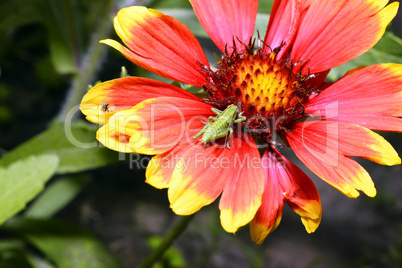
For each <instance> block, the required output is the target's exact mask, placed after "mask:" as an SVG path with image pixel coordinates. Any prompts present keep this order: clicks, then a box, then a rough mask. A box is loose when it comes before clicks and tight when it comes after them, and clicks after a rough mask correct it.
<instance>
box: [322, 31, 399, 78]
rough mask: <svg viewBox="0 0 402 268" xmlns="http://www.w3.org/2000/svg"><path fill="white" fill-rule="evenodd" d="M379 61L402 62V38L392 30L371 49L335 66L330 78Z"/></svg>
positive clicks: (338, 76)
mask: <svg viewBox="0 0 402 268" xmlns="http://www.w3.org/2000/svg"><path fill="white" fill-rule="evenodd" d="M379 63H398V64H402V40H401V39H400V38H399V37H397V36H396V35H394V34H393V33H392V32H386V33H385V34H384V36H383V38H382V39H381V40H380V41H379V42H378V43H377V44H376V45H375V46H374V47H373V48H372V49H370V50H369V51H367V52H366V53H364V54H363V55H361V56H360V57H357V58H355V59H353V60H351V61H349V62H347V63H345V64H343V65H341V66H338V67H336V68H333V69H332V70H331V72H330V73H329V75H328V78H329V79H330V80H332V81H335V80H337V79H339V78H340V77H342V76H343V75H344V74H345V73H346V72H347V71H349V70H353V69H355V68H357V67H360V66H368V65H373V64H379Z"/></svg>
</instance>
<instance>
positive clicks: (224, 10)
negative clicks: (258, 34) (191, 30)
mask: <svg viewBox="0 0 402 268" xmlns="http://www.w3.org/2000/svg"><path fill="white" fill-rule="evenodd" d="M190 2H191V4H192V6H193V8H194V11H195V14H196V15H197V17H198V20H199V21H200V23H201V25H202V26H203V27H204V29H205V31H206V32H207V33H208V35H209V36H210V37H211V39H212V41H214V43H215V44H216V45H217V46H218V48H219V49H220V50H221V51H224V50H225V47H226V45H227V49H228V52H229V54H230V53H231V52H232V51H233V41H235V42H236V47H237V49H238V50H242V49H243V48H244V46H242V45H241V44H240V42H242V43H245V44H248V42H249V40H250V38H251V37H252V36H253V32H254V26H255V20H256V17H257V12H258V0H231V1H226V0H190ZM239 40H240V42H239Z"/></svg>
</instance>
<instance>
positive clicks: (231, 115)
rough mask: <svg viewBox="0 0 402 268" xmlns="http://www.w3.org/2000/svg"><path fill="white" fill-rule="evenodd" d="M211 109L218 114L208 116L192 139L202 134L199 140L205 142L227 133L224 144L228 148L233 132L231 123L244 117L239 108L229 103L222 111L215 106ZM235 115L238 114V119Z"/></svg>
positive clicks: (224, 135)
mask: <svg viewBox="0 0 402 268" xmlns="http://www.w3.org/2000/svg"><path fill="white" fill-rule="evenodd" d="M211 110H212V111H213V112H214V113H216V114H217V115H218V116H217V117H213V116H210V117H209V118H208V121H207V122H203V123H204V124H205V126H204V127H203V129H201V131H200V132H198V134H197V135H195V136H194V137H193V139H196V138H198V137H199V136H201V135H202V137H201V139H200V140H201V141H202V142H203V143H204V144H206V143H207V142H210V141H213V140H216V139H219V138H223V137H227V136H228V134H229V137H228V139H227V141H226V146H227V147H228V148H229V149H230V146H229V141H230V137H231V136H232V134H233V124H235V123H241V122H244V121H245V120H246V117H245V116H242V115H241V114H242V113H240V114H239V108H237V106H236V105H234V104H231V105H229V106H228V107H227V108H226V109H225V110H224V111H220V110H218V109H215V108H212V109H211ZM237 115H239V118H238V119H236V117H237Z"/></svg>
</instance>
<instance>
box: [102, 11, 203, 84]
mask: <svg viewBox="0 0 402 268" xmlns="http://www.w3.org/2000/svg"><path fill="white" fill-rule="evenodd" d="M114 27H115V30H116V32H117V34H118V35H119V37H120V38H121V40H122V41H123V42H124V44H125V45H126V46H127V47H128V49H127V48H126V47H124V46H123V45H121V44H120V43H118V42H116V41H114V40H110V39H107V40H103V41H101V42H102V43H105V44H107V45H109V46H111V47H113V48H115V49H117V50H118V51H120V52H121V53H122V54H123V55H124V56H125V57H127V58H128V59H129V60H131V61H132V62H134V63H135V64H137V65H139V66H140V67H142V68H144V69H147V70H149V71H152V72H154V73H156V74H159V75H162V76H164V77H167V78H169V79H172V80H176V81H180V82H184V83H188V84H192V85H194V86H198V87H200V86H201V85H202V84H204V82H205V73H203V72H201V71H200V70H199V69H200V65H199V63H202V64H204V65H206V66H209V64H208V60H207V58H206V56H205V54H204V52H203V50H202V48H201V46H200V44H199V43H198V41H197V39H196V38H195V37H194V35H193V34H192V33H191V31H190V30H189V29H188V28H187V27H186V26H185V25H184V24H182V23H181V22H179V21H178V20H176V19H175V18H173V17H171V16H167V15H165V14H163V13H161V12H159V11H157V10H153V9H147V8H145V7H140V6H132V7H127V8H123V9H121V10H120V11H119V12H118V13H117V16H116V17H115V20H114Z"/></svg>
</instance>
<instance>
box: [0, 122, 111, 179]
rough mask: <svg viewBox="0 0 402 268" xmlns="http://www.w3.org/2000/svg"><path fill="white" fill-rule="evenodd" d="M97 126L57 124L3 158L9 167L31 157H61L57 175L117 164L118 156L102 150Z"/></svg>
mask: <svg viewBox="0 0 402 268" xmlns="http://www.w3.org/2000/svg"><path fill="white" fill-rule="evenodd" d="M96 130H97V128H96V127H92V126H89V125H88V124H84V123H76V124H74V125H72V126H70V127H65V126H64V125H62V124H59V123H56V124H53V125H52V126H51V128H50V129H48V130H46V131H44V132H42V133H40V134H39V135H37V136H35V137H33V138H32V139H30V140H28V141H27V142H25V143H23V144H22V145H20V146H18V147H17V148H15V149H14V150H12V151H11V152H9V153H8V154H6V155H5V156H4V157H3V158H1V159H0V166H7V165H9V164H11V163H12V162H14V161H18V160H19V159H22V158H25V157H27V156H29V155H39V154H44V153H52V154H56V155H57V156H59V158H60V164H59V166H58V167H57V170H56V173H57V174H66V173H74V172H81V171H84V170H88V169H94V168H98V167H102V166H106V165H108V164H112V163H116V162H117V161H118V154H117V153H116V152H113V151H111V150H109V149H106V148H104V147H100V146H99V144H98V143H97V142H96V140H95V135H96Z"/></svg>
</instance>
